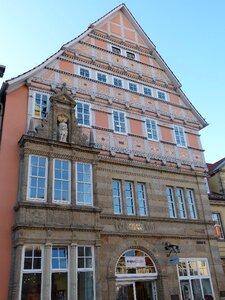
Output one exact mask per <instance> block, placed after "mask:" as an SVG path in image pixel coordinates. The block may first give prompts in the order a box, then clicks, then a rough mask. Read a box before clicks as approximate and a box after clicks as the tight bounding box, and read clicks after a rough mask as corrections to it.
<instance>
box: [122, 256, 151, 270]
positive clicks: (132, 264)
mask: <svg viewBox="0 0 225 300" xmlns="http://www.w3.org/2000/svg"><path fill="white" fill-rule="evenodd" d="M125 263H126V268H145V267H146V264H145V256H125Z"/></svg>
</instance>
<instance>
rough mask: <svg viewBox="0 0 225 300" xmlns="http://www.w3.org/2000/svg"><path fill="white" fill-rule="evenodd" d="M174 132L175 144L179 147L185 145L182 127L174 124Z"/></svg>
mask: <svg viewBox="0 0 225 300" xmlns="http://www.w3.org/2000/svg"><path fill="white" fill-rule="evenodd" d="M174 133H175V139H176V144H177V145H178V146H181V147H186V141H185V137H184V129H183V128H182V127H180V126H174Z"/></svg>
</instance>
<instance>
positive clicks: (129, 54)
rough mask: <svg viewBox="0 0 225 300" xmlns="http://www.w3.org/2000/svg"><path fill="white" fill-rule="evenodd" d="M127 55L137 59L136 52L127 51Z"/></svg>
mask: <svg viewBox="0 0 225 300" xmlns="http://www.w3.org/2000/svg"><path fill="white" fill-rule="evenodd" d="M127 57H128V58H130V59H135V54H134V53H132V52H128V51H127Z"/></svg>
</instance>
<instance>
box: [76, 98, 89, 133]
mask: <svg viewBox="0 0 225 300" xmlns="http://www.w3.org/2000/svg"><path fill="white" fill-rule="evenodd" d="M76 103H77V104H78V103H79V104H82V106H83V107H82V109H83V113H82V119H83V120H84V105H88V107H89V125H86V124H80V123H78V112H77V105H76V106H75V116H76V119H77V124H78V126H82V127H88V128H90V127H91V126H92V125H91V124H92V113H91V112H92V110H91V104H90V103H87V102H84V101H79V100H78V101H76Z"/></svg>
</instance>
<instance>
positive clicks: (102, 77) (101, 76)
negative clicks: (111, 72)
mask: <svg viewBox="0 0 225 300" xmlns="http://www.w3.org/2000/svg"><path fill="white" fill-rule="evenodd" d="M97 80H98V81H101V82H104V83H106V82H107V76H106V75H105V74H103V73H97Z"/></svg>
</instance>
